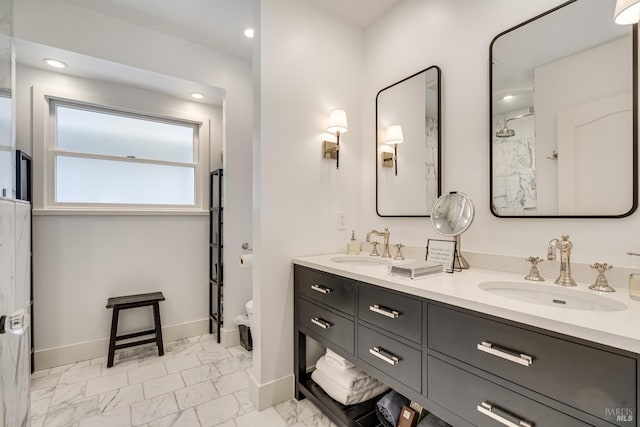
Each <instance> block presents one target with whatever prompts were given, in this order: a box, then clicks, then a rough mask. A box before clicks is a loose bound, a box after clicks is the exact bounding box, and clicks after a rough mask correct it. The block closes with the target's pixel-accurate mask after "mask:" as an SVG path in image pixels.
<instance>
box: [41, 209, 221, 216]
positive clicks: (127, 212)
mask: <svg viewBox="0 0 640 427" xmlns="http://www.w3.org/2000/svg"><path fill="white" fill-rule="evenodd" d="M32 212H33V215H34V216H47V215H77V216H84V215H88V216H91V215H95V216H112V215H113V216H115V215H118V216H205V215H208V214H209V211H208V210H186V209H162V210H159V209H104V208H47V209H33V210H32Z"/></svg>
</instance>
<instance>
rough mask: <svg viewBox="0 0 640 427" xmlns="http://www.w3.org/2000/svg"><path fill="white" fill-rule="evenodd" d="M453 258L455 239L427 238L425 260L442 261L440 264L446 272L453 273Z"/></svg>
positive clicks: (454, 255) (454, 254) (454, 256)
mask: <svg viewBox="0 0 640 427" xmlns="http://www.w3.org/2000/svg"><path fill="white" fill-rule="evenodd" d="M455 258H456V241H455V240H437V239H429V240H427V261H433V262H439V263H442V266H443V267H444V270H445V271H446V272H447V273H453V266H454V261H455ZM459 271H460V270H459Z"/></svg>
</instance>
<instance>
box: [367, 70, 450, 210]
mask: <svg viewBox="0 0 640 427" xmlns="http://www.w3.org/2000/svg"><path fill="white" fill-rule="evenodd" d="M440 140H441V137H440V68H438V67H437V66H432V67H429V68H426V69H424V70H422V71H420V72H418V73H416V74H413V75H411V76H409V77H407V78H405V79H402V80H400V81H399V82H397V83H394V84H392V85H390V86H387V87H386V88H384V89H382V90H381V91H380V92H378V95H377V96H376V212H377V213H378V215H379V216H381V217H428V216H429V215H430V214H431V209H432V207H433V204H434V203H435V201H436V200H437V199H438V196H439V195H440V176H441V173H440V172H441V171H440V168H441V162H440Z"/></svg>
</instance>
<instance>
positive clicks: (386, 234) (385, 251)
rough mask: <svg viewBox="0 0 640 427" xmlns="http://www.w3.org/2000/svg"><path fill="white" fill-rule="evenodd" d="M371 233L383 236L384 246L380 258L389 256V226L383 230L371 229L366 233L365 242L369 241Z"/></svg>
mask: <svg viewBox="0 0 640 427" xmlns="http://www.w3.org/2000/svg"><path fill="white" fill-rule="evenodd" d="M371 234H375V235H378V236H382V237H383V238H384V248H383V250H382V255H381V256H382V258H391V252H389V236H391V233H390V232H389V227H385V228H384V231H383V232H380V231H377V230H371V231H369V232H368V233H367V239H366V241H367V243H370V242H371Z"/></svg>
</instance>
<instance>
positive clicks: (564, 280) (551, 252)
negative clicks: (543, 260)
mask: <svg viewBox="0 0 640 427" xmlns="http://www.w3.org/2000/svg"><path fill="white" fill-rule="evenodd" d="M571 248H573V243H571V242H570V241H569V235H568V234H563V235H562V240H558V239H552V240H551V241H550V242H549V248H548V249H547V259H548V260H549V261H554V260H555V259H556V250H559V251H560V275H559V276H558V278H557V279H556V280H555V281H554V282H553V283H555V284H556V285H561V286H576V281H575V280H573V277H571Z"/></svg>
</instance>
